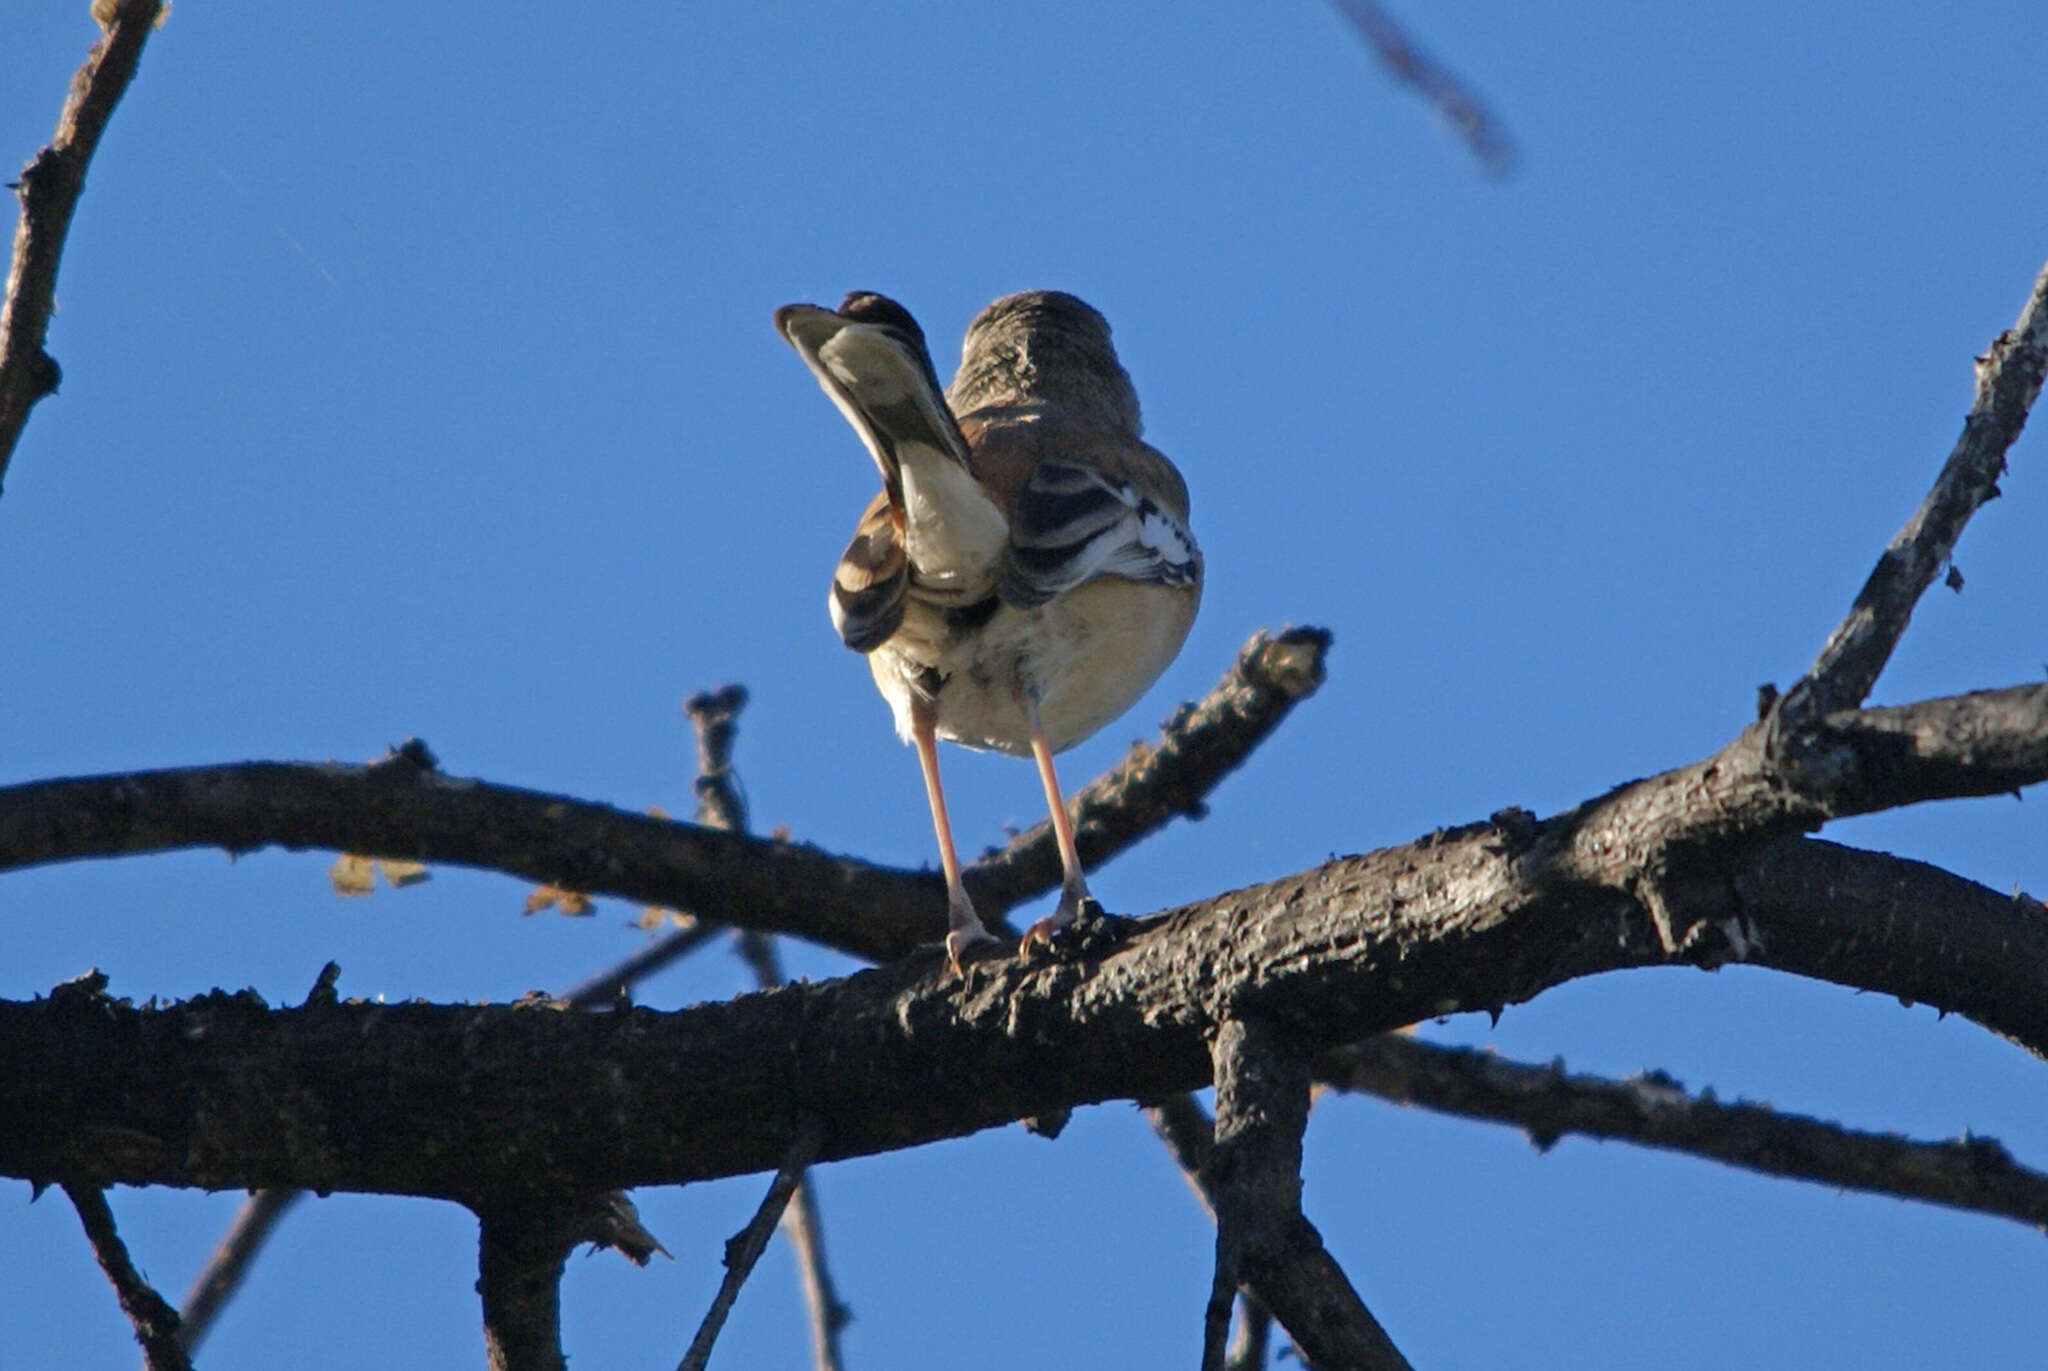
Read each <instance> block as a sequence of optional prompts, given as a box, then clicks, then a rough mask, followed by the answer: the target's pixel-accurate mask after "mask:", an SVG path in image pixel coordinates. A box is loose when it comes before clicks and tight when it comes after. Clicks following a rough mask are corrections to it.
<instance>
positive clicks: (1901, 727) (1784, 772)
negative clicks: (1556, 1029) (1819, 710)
mask: <svg viewBox="0 0 2048 1371" xmlns="http://www.w3.org/2000/svg"><path fill="white" fill-rule="evenodd" d="M1783 722H1784V720H1783V717H1782V716H1781V715H1780V714H1779V713H1778V712H1777V711H1772V712H1771V714H1770V715H1769V716H1768V717H1767V718H1766V719H1764V720H1763V721H1762V722H1759V723H1755V724H1752V725H1750V726H1749V727H1747V728H1745V729H1744V730H1743V731H1742V732H1741V733H1739V734H1737V735H1736V737H1735V739H1734V740H1733V741H1732V742H1730V743H1729V744H1728V745H1727V746H1725V747H1723V748H1722V749H1721V750H1720V751H1719V752H1716V753H1715V754H1713V755H1712V756H1710V757H1707V758H1705V759H1703V760H1701V761H1698V762H1694V763H1692V764H1691V765H1690V766H1682V767H1677V768H1674V769H1673V770H1670V771H1666V772H1663V773H1661V774H1659V775H1656V776H1652V777H1650V778H1648V779H1647V780H1641V781H1631V782H1629V783H1628V784H1626V785H1622V786H1619V787H1617V788H1615V789H1614V790H1612V791H1609V792H1608V793H1607V794H1606V795H1603V796H1601V797H1600V798H1598V799H1595V800H1589V801H1587V802H1586V803H1584V804H1581V805H1579V806H1577V807H1576V808H1574V809H1571V810H1568V811H1566V812H1565V813H1564V814H1561V815H1558V816H1557V817H1556V818H1553V819H1550V820H1547V821H1544V822H1542V823H1538V822H1537V821H1536V820H1534V819H1533V818H1532V817H1530V816H1528V815H1526V814H1523V813H1521V812H1520V811H1504V812H1503V813H1502V814H1501V815H1496V816H1495V818H1496V821H1499V822H1502V824H1503V826H1504V827H1505V828H1507V829H1509V830H1511V835H1510V841H1511V842H1513V843H1514V844H1515V845H1516V846H1517V847H1518V848H1519V849H1520V851H1519V855H1518V857H1517V860H1516V864H1515V865H1516V874H1517V879H1519V880H1520V881H1521V882H1523V883H1525V884H1526V885H1528V886H1530V887H1532V888H1533V887H1542V886H1549V885H1564V886H1570V885H1595V886H1604V887H1606V888H1609V889H1613V890H1623V891H1628V892H1630V893H1631V894H1633V895H1634V896H1635V897H1636V898H1637V899H1638V900H1640V901H1641V902H1642V903H1643V905H1644V906H1645V908H1646V909H1647V910H1648V911H1649V913H1650V916H1651V921H1652V924H1653V926H1654V927H1655V928H1656V930H1657V933H1658V937H1659V941H1660V944H1661V945H1662V946H1663V948H1664V949H1665V950H1666V951H1667V952H1678V951H1681V950H1684V951H1688V952H1691V953H1693V954H1695V955H1697V956H1700V957H1704V958H1707V959H1709V960H1714V959H1725V958H1726V957H1728V956H1735V957H1742V956H1745V955H1747V951H1748V939H1749V932H1748V930H1747V929H1746V928H1745V927H1744V926H1743V925H1742V924H1741V922H1740V920H1737V921H1735V922H1732V923H1721V924H1716V925H1709V924H1708V923H1707V922H1705V921H1703V920H1701V919H1697V918H1688V917H1684V916H1682V915H1681V914H1680V913H1679V912H1677V911H1676V910H1675V909H1674V907H1673V905H1672V903H1671V901H1670V900H1669V899H1668V898H1667V887H1668V885H1669V883H1670V881H1671V879H1672V878H1673V877H1674V875H1675V874H1677V873H1679V872H1682V871H1684V870H1687V869H1689V868H1690V869H1697V868H1699V867H1700V866H1701V865H1703V864H1710V863H1712V862H1713V861H1716V860H1724V859H1727V858H1729V857H1732V856H1735V855H1737V849H1739V848H1742V847H1745V846H1751V845H1754V844H1757V843H1761V842H1767V841H1770V840H1772V839H1774V838H1778V837H1782V836H1785V835H1787V834H1793V833H1802V832H1810V831H1812V830H1814V829H1817V828H1819V827H1821V826H1822V825H1823V824H1825V823H1827V822H1828V821H1829V820H1831V819H1842V818H1848V817H1850V816H1853V815H1857V814H1870V813H1875V812H1877V811H1879V810H1884V809H1895V808H1899V807H1902V806H1905V805H1909V804H1917V803H1921V802H1924V801H1928V800H1940V799H1959V798H1962V797H1965V796H1972V795H1995V794H2003V793H2009V792H2012V791H2014V790H2017V789H2018V788H2019V787H2021V786H2025V785H2033V784H2036V783H2038V782H2040V781H2041V780H2043V779H2048V684H2044V685H2028V686H2014V687H2009V688H2007V689H2004V690H1986V691H1975V692H1972V693H1971V694H1968V695H1958V696H1951V697H1947V698H1944V699H1936V700H1924V701H1921V702H1920V703H1918V704H1912V705H1900V706H1895V707H1892V708H1888V709H1868V710H1842V711H1839V712H1837V713H1834V714H1830V715H1827V716H1826V717H1825V718H1823V719H1820V720H1818V721H1817V722H1816V723H1815V724H1814V725H1812V726H1811V727H1809V728H1807V729H1806V730H1804V731H1803V732H1802V733H1800V734H1799V735H1798V736H1797V737H1796V738H1795V737H1791V736H1790V735H1788V734H1787V733H1786V732H1785V730H1784V729H1783V727H1781V725H1782V724H1783ZM1512 831H1519V836H1514V832H1512ZM1710 931H1718V932H1719V933H1720V934H1721V935H1722V938H1721V944H1720V946H1719V947H1717V948H1713V949H1709V948H1707V947H1705V946H1704V945H1703V940H1704V937H1705V935H1707V934H1708V933H1709V932H1710Z"/></svg>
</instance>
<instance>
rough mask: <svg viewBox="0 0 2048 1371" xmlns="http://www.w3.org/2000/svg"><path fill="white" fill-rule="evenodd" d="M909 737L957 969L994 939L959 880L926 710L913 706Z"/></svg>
mask: <svg viewBox="0 0 2048 1371" xmlns="http://www.w3.org/2000/svg"><path fill="white" fill-rule="evenodd" d="M910 738H911V741H912V742H913V743H915V744H916V746H917V764H918V766H919V768H920V769H922V770H923V772H924V793H925V798H926V799H928V800H930V801H931V806H932V828H933V830H934V831H935V832H936V833H937V834H938V837H939V865H940V866H942V867H943V868H944V869H945V872H946V959H947V960H948V961H950V962H952V963H953V969H954V970H955V971H958V970H959V969H960V964H961V963H962V962H963V961H966V960H968V959H969V958H970V957H971V955H972V951H973V949H974V948H976V947H978V946H981V945H983V944H988V945H994V944H995V942H996V940H995V938H993V937H992V936H990V934H989V931H988V930H987V929H986V928H983V927H982V926H981V916H980V915H978V914H976V913H975V912H974V902H973V901H972V900H970V899H968V898H967V887H966V886H964V885H962V884H961V883H960V854H959V853H958V852H957V851H955V850H954V847H953V825H952V823H951V822H950V821H949V820H948V819H947V818H946V792H945V791H944V790H942V789H940V787H939V743H938V737H937V735H936V734H935V733H934V732H933V731H932V718H931V714H930V712H929V711H928V710H922V709H918V708H916V707H914V706H913V707H912V709H911V714H910Z"/></svg>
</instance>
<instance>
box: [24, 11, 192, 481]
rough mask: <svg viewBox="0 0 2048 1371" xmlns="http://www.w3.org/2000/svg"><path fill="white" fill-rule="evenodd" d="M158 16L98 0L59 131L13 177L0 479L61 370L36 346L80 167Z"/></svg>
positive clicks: (50, 304)
mask: <svg viewBox="0 0 2048 1371" xmlns="http://www.w3.org/2000/svg"><path fill="white" fill-rule="evenodd" d="M162 14H163V5H162V3H161V0H96V3H95V4H94V5H93V18H94V19H96V20H98V21H99V22H100V25H101V29H102V32H101V35H100V39H99V41H98V42H96V43H94V44H93V45H92V51H91V52H90V53H88V54H87V55H86V59H85V65H84V66H82V67H80V68H79V69H78V71H77V73H76V74H75V75H73V76H72V78H71V93H70V95H69V97H67V98H66V100H65V101H64V110H63V113H61V114H60V115H58V117H57V133H56V136H55V137H54V138H52V139H51V140H50V143H49V146H47V147H45V148H44V149H43V150H42V151H40V152H38V153H37V154H36V155H35V157H34V159H33V160H31V161H30V162H29V164H28V165H27V166H26V167H23V168H22V172H21V179H20V181H18V182H16V183H15V186H14V188H15V189H16V190H17V192H18V193H19V195H20V197H21V218H20V220H19V221H18V222H17V223H16V224H15V228H14V258H13V264H12V266H11V267H10V268H9V270H8V273H7V296H6V300H5V302H4V303H0V479H4V478H5V476H6V474H7V463H8V460H9V459H10V458H11V457H13V455H14V448H15V444H16V443H18V442H19V441H20V439H21V430H22V427H23V426H24V425H25V424H27V423H28V412H29V410H30V409H32V408H33V407H34V406H35V403H36V401H38V400H40V399H42V398H43V397H44V396H45V395H48V394H51V393H52V392H54V391H55V390H56V389H57V382H58V380H59V378H60V374H61V373H60V372H59V370H58V367H57V363H56V360H55V359H54V358H52V357H51V356H50V354H49V353H47V352H45V351H44V350H43V342H44V339H45V338H46V337H47V336H48V334H49V329H50V312H51V310H52V309H53V308H54V307H55V305H56V302H57V264H58V261H59V260H60V259H61V258H62V257H63V255H64V239H65V237H66V236H67V235H68V234H69V233H70V232H71V216H72V213H73V211H75V210H76V209H77V207H78V197H79V194H80V192H82V191H83V190H84V189H85V169H86V166H87V165H88V164H89V163H90V162H91V161H92V155H93V153H94V151H95V150H97V149H98V147H99V142H100V135H101V134H102V133H104V132H106V127H107V121H108V120H109V119H111V118H112V117H113V114H114V106H115V105H116V104H118V103H120V100H121V96H122V94H123V92H125V91H126V90H127V89H128V83H129V82H130V81H131V80H133V79H134V76H135V68H136V65H137V64H138V63H139V62H141V60H142V46H143V44H144V43H146V42H148V41H149V35H150V31H151V30H152V29H154V28H155V27H156V25H157V22H158V21H159V19H160V18H161V17H162Z"/></svg>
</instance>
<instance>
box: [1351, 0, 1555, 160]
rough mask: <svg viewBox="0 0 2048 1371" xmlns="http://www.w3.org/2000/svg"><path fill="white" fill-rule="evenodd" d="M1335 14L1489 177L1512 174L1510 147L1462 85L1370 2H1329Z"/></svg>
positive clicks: (1489, 114)
mask: <svg viewBox="0 0 2048 1371" xmlns="http://www.w3.org/2000/svg"><path fill="white" fill-rule="evenodd" d="M1332 3H1334V4H1335V5H1336V7H1337V12H1338V13H1339V14H1341V15H1343V16H1344V18H1345V19H1346V20H1348V21H1349V22H1350V24H1351V27H1352V28H1354V29H1356V30H1357V31H1358V35H1359V37H1361V38H1363V39H1364V40H1365V41H1366V43H1367V44H1368V45H1370V46H1371V48H1372V50H1373V53H1374V55H1376V56H1377V57H1378V58H1379V59H1380V61H1381V62H1382V63H1383V64H1384V65H1385V66H1386V68H1387V70H1388V71H1390V72H1392V73H1393V74H1394V77H1395V79H1396V80H1399V81H1400V82H1402V83H1403V84H1404V85H1409V86H1413V87H1414V88H1415V90H1416V92H1417V93H1418V94H1420V95H1421V96H1422V98H1423V99H1425V100H1427V101H1428V102H1429V104H1430V107H1431V108H1432V109H1434V110H1435V111H1436V112H1437V113H1438V114H1439V115H1441V116H1442V117H1443V118H1444V120H1445V121H1446V122H1448V123H1449V124H1450V126H1451V127H1452V128H1453V129H1454V130H1456V132H1457V134H1458V136H1459V137H1461V138H1463V139H1464V140H1465V146H1466V147H1468V148H1470V149H1471V150H1472V155H1473V156H1474V157H1477V158H1478V159H1479V165H1480V167H1481V168H1482V169H1483V170H1484V171H1485V172H1486V174H1487V175H1489V176H1505V175H1507V174H1508V173H1509V172H1510V171H1512V170H1514V166H1515V145H1514V143H1513V141H1512V140H1510V139H1509V137H1508V134H1507V130H1506V129H1505V128H1503V127H1502V126H1501V122H1500V120H1498V119H1496V118H1495V117H1494V115H1493V112H1492V111H1491V110H1489V109H1487V108H1486V106H1485V105H1484V104H1483V103H1482V102H1481V101H1480V99H1479V97H1478V96H1477V95H1475V94H1474V93H1473V92H1472V91H1471V89H1470V88H1469V87H1467V86H1466V85H1465V83H1464V82H1462V81H1460V80H1459V79H1458V78H1457V77H1455V76H1453V75H1452V74H1451V73H1450V72H1448V71H1446V70H1445V69H1444V68H1443V66H1442V65H1441V64H1439V63H1438V62H1437V61H1436V60H1435V59H1434V58H1432V57H1431V56H1430V55H1429V54H1428V53H1426V52H1424V51H1423V50H1422V49H1421V48H1418V47H1417V46H1415V42H1414V40H1413V39H1411V38H1409V37H1408V35H1407V34H1406V33H1404V32H1403V31H1402V29H1401V26H1400V25H1399V24H1397V23H1395V22H1394V20H1393V17H1392V16H1391V15H1389V14H1388V13H1387V12H1386V11H1385V10H1383V9H1381V8H1380V7H1379V5H1377V4H1375V3H1374V2H1373V0H1332Z"/></svg>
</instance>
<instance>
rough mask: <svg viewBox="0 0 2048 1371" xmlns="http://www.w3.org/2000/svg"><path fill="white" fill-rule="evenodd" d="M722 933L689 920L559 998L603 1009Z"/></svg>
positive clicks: (576, 1005) (719, 928) (720, 928)
mask: <svg viewBox="0 0 2048 1371" xmlns="http://www.w3.org/2000/svg"><path fill="white" fill-rule="evenodd" d="M723 932H725V925H724V924H716V923H709V922H707V921H705V920H703V919H692V920H691V921H690V922H689V923H687V924H684V925H683V926H682V927H681V928H672V929H670V930H668V932H666V933H664V934H662V935H661V936H660V937H659V938H656V939H655V940H654V941H653V942H651V943H649V944H647V946H645V947H643V948H641V949H640V950H639V951H638V952H635V953H634V954H633V955H631V956H630V957H626V958H624V959H622V960H620V961H618V962H614V963H613V964H612V965H611V966H609V967H606V968H605V969H604V970H603V971H600V972H598V973H597V974H596V975H595V976H592V977H590V978H589V979H588V980H586V981H583V982H582V983H581V984H579V985H577V986H576V987H574V988H573V989H571V990H570V991H568V993H566V994H565V995H563V996H562V998H563V999H565V1000H567V1001H568V1002H569V1005H570V1007H571V1008H573V1009H603V1008H605V1007H606V1006H608V1005H610V1004H613V1003H615V1002H616V1001H617V1000H618V998H619V996H621V995H623V994H625V993H626V992H627V991H628V990H631V989H632V988H633V987H634V986H636V985H638V984H639V983H640V982H641V981H644V980H646V979H647V978H648V977H649V976H652V975H653V974H654V973H655V972H657V971H659V970H661V969H662V968H663V967H665V966H667V965H668V964H669V963H671V962H676V961H681V960H682V959H683V958H684V957H686V956H688V955H689V954H690V953H692V952H695V951H696V950H697V949H698V948H700V947H702V946H704V944H706V943H708V942H710V941H711V940H712V939H713V938H716V937H717V936H718V935H719V934H721V933H723Z"/></svg>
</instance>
